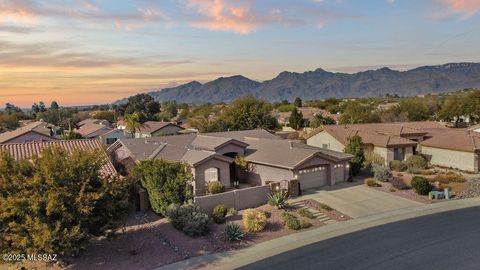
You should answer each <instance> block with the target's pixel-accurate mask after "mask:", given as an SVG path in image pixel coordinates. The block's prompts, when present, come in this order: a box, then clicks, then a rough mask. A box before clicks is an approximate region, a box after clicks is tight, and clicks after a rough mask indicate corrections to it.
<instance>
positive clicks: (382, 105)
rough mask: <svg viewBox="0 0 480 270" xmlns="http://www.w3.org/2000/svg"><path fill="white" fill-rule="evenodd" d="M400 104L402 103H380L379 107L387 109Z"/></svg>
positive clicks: (379, 108)
mask: <svg viewBox="0 0 480 270" xmlns="http://www.w3.org/2000/svg"><path fill="white" fill-rule="evenodd" d="M399 106H400V103H398V102H390V103H384V104H378V106H377V109H378V110H380V111H386V110H390V109H392V108H395V107H399Z"/></svg>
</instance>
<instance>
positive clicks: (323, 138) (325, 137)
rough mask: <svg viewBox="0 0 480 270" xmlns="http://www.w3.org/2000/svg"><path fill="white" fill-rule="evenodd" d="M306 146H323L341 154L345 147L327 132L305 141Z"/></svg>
mask: <svg viewBox="0 0 480 270" xmlns="http://www.w3.org/2000/svg"><path fill="white" fill-rule="evenodd" d="M307 144H308V145H313V146H316V147H320V148H323V145H324V144H326V145H327V149H330V150H334V151H338V152H343V149H344V148H345V146H344V145H343V144H342V143H340V142H339V141H338V140H337V139H335V138H334V137H333V136H332V135H330V134H328V132H325V131H322V132H320V133H318V134H316V135H314V136H313V137H310V138H308V139H307Z"/></svg>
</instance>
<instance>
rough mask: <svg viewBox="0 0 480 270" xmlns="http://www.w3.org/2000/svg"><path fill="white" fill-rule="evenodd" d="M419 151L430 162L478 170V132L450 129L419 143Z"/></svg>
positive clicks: (479, 148)
mask: <svg viewBox="0 0 480 270" xmlns="http://www.w3.org/2000/svg"><path fill="white" fill-rule="evenodd" d="M420 151H421V153H422V155H424V156H425V157H426V158H427V159H428V160H429V161H430V163H431V164H434V165H438V166H442V167H447V168H454V169H460V170H464V171H468V172H474V173H478V172H479V162H480V157H479V153H480V134H479V133H477V132H474V131H470V130H467V129H451V130H447V131H445V132H444V133H442V134H437V135H436V136H434V137H432V138H430V139H427V140H425V141H423V142H421V143H420Z"/></svg>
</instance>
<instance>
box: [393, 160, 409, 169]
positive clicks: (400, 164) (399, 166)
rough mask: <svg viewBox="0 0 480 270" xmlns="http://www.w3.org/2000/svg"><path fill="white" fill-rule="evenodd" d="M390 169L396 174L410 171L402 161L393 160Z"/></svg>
mask: <svg viewBox="0 0 480 270" xmlns="http://www.w3.org/2000/svg"><path fill="white" fill-rule="evenodd" d="M390 169H392V171H396V172H404V171H406V170H407V169H408V167H407V165H405V163H403V162H402V161H400V160H392V161H390Z"/></svg>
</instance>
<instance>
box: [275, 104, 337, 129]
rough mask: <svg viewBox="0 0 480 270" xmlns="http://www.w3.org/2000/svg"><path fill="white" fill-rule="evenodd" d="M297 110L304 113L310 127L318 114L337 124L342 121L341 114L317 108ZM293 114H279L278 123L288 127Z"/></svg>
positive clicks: (277, 116) (306, 122)
mask: <svg viewBox="0 0 480 270" xmlns="http://www.w3.org/2000/svg"><path fill="white" fill-rule="evenodd" d="M297 110H298V111H299V112H301V113H302V115H303V119H304V120H305V124H306V125H308V123H309V122H310V121H311V120H312V119H313V118H314V117H315V115H317V114H321V115H322V116H323V117H330V118H332V119H333V120H335V122H337V123H338V120H339V119H340V115H339V114H331V113H330V112H328V111H326V110H322V109H319V108H315V107H300V108H297ZM291 114H292V112H278V113H277V114H276V118H277V121H278V123H279V124H280V125H282V126H288V125H289V123H290V122H289V118H290V115H291Z"/></svg>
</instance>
